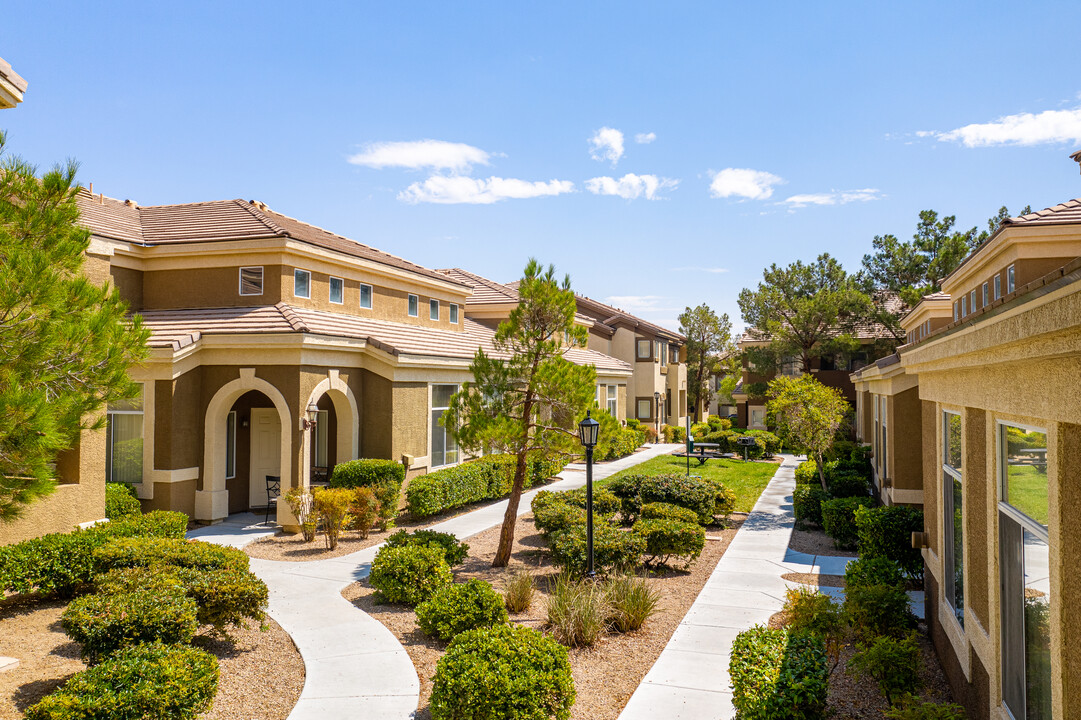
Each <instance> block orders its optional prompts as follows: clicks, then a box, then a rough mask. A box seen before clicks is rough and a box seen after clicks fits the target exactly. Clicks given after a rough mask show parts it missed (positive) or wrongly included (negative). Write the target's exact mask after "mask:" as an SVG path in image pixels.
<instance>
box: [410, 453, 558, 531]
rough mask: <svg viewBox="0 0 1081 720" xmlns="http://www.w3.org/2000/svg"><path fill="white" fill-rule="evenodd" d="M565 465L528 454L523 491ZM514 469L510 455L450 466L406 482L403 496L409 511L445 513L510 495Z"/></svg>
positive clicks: (414, 513) (427, 513) (488, 457)
mask: <svg viewBox="0 0 1081 720" xmlns="http://www.w3.org/2000/svg"><path fill="white" fill-rule="evenodd" d="M564 465H565V463H564V462H563V460H561V459H559V458H549V457H545V456H543V455H539V454H538V455H530V456H529V457H528V458H527V459H526V471H527V472H526V477H525V483H524V484H523V488H528V487H532V486H533V485H537V484H540V483H542V482H544V481H545V480H547V479H548V478H550V477H552V476H554V475H557V474H558V473H559V472H560V471H561V470H562V469H563V467H564ZM516 469H517V458H516V457H515V456H513V455H507V454H502V455H485V456H484V457H481V458H478V459H476V460H470V461H469V462H465V463H462V464H461V465H455V466H453V467H449V468H444V469H442V470H436V471H435V472H431V473H428V474H427V475H421V476H420V477H417V478H413V479H412V480H410V481H409V487H408V488H406V491H405V497H406V504H407V506H408V507H409V512H410V513H412V514H413V515H415V516H417V517H430V516H432V515H437V514H439V513H441V512H446V511H447V510H453V509H455V508H459V507H462V506H464V505H469V504H471V503H475V502H481V501H484V500H494V499H497V498H501V497H505V496H507V495H509V494H510V491H511V487H512V485H513V482H514V473H515V470H516Z"/></svg>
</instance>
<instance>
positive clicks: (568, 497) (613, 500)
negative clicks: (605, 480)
mask: <svg viewBox="0 0 1081 720" xmlns="http://www.w3.org/2000/svg"><path fill="white" fill-rule="evenodd" d="M541 492H542V493H544V492H548V491H547V490H541ZM538 494H540V493H538ZM553 494H555V495H558V496H559V498H561V499H562V500H563V502H566V503H567V504H568V505H573V506H574V507H578V508H582V510H585V509H586V489H585V488H578V489H577V490H567V491H565V492H561V493H553ZM619 508H620V502H619V498H618V497H616V494H615V493H614V492H612V491H611V490H609V489H608V488H604V487H601V488H598V487H595V488H593V514H594V515H603V516H605V517H611V516H612V515H615V514H616V513H617V512H619Z"/></svg>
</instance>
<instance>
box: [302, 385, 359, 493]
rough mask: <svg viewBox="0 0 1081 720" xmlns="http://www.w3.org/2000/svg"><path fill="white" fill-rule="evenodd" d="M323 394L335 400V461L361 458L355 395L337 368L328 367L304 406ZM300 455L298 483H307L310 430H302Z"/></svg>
mask: <svg viewBox="0 0 1081 720" xmlns="http://www.w3.org/2000/svg"><path fill="white" fill-rule="evenodd" d="M323 395H326V396H327V397H329V398H330V400H331V402H333V403H334V413H335V415H337V425H338V434H337V441H338V442H337V447H338V452H337V456H336V457H335V458H334V461H335V462H338V463H342V462H346V461H348V460H356V459H357V458H358V457H360V412H359V410H358V405H357V398H356V396H355V395H354V394H353V391H352V390H351V389H350V387H349V384H348V383H346V382H345V381H344V380H342V379H341V377H339V375H338V371H337V370H328V371H327V376H326V377H325V378H324V379H323V380H321V381H320V382H319V384H318V385H316V386H315V387H314V388H313V389H312V392H311V395H309V396H308V399H307V401H306V402H305V403H304V407H307V406H308V405H309V404H311V403H313V402H318V401H319V398H321V397H322V396H323ZM302 446H303V454H302V455H301V457H302V458H303V461H302V465H301V478H302V480H301V482H303V484H304V485H305V486H306V485H308V484H309V483H310V482H311V477H310V474H311V467H310V466H311V452H312V436H311V433H310V432H305V433H304V439H303V441H302Z"/></svg>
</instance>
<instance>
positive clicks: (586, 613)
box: [547, 572, 612, 647]
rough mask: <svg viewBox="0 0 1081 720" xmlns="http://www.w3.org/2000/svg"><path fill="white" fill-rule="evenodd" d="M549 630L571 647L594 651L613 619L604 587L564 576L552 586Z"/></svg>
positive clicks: (550, 590)
mask: <svg viewBox="0 0 1081 720" xmlns="http://www.w3.org/2000/svg"><path fill="white" fill-rule="evenodd" d="M547 612H548V628H549V629H550V630H551V632H552V637H554V638H555V639H556V640H557V641H559V642H560V643H562V644H563V645H566V646H567V647H590V646H592V645H593V644H595V643H596V642H597V641H598V640H599V639H600V638H601V637H603V636H604V633H605V632H607V631H608V619H609V617H610V616H611V615H612V609H611V606H609V604H608V595H607V593H606V592H605V590H604V588H603V587H602V586H601V585H600V583H597V582H593V581H592V580H589V579H587V580H581V579H578V578H576V577H571V576H570V575H569V574H568V573H565V572H564V573H560V574H559V575H558V576H556V578H555V581H554V582H550V583H549V586H548V602H547Z"/></svg>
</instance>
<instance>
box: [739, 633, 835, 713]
mask: <svg viewBox="0 0 1081 720" xmlns="http://www.w3.org/2000/svg"><path fill="white" fill-rule="evenodd" d="M728 672H729V675H730V676H731V678H732V705H733V706H735V708H736V710H737V711H738V712H739V717H740V718H741V719H742V720H782V719H791V720H811V719H812V718H814V719H815V720H817V719H818V718H821V717H824V715H825V710H826V697H827V695H828V693H829V663H828V661H827V657H826V650H825V646H824V645H823V642H822V640H821V639H820V638H818V637H815V636H813V635H805V634H796V633H789V632H788V631H787V630H771V629H769V628H766V627H763V626H761V625H759V626H756V627H753V628H751V629H750V630H745V631H743V632H741V633H740V634H739V635H737V636H736V639H735V641H734V642H733V643H732V655H731V659H730V660H729V666H728Z"/></svg>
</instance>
